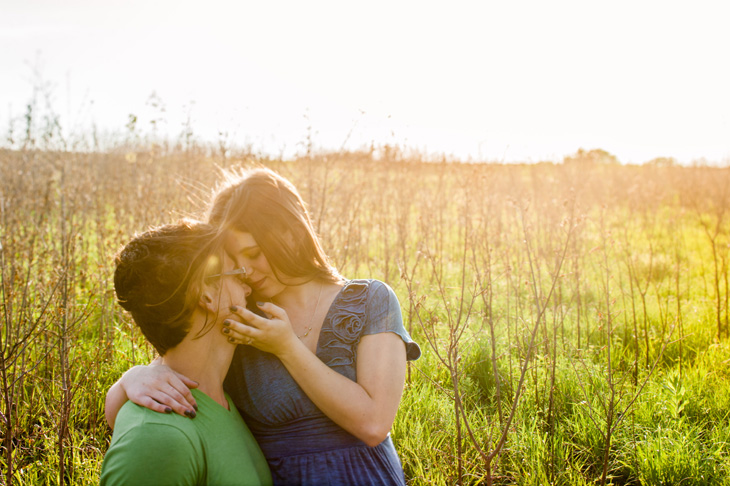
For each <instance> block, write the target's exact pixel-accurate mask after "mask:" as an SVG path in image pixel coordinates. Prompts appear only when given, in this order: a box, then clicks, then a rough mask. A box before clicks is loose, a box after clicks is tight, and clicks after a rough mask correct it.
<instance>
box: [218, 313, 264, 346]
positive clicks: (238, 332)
mask: <svg viewBox="0 0 730 486" xmlns="http://www.w3.org/2000/svg"><path fill="white" fill-rule="evenodd" d="M222 332H223V334H225V335H226V336H228V342H229V343H233V344H251V343H252V341H253V340H254V339H255V338H256V336H258V335H260V334H261V331H260V330H258V329H256V328H254V327H251V326H247V325H246V324H243V323H242V322H238V321H234V320H231V319H226V320H225V321H224V322H223V331H222Z"/></svg>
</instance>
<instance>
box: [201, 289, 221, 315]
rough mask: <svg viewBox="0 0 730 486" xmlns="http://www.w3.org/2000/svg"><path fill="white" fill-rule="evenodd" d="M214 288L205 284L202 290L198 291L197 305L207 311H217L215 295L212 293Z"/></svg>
mask: <svg viewBox="0 0 730 486" xmlns="http://www.w3.org/2000/svg"><path fill="white" fill-rule="evenodd" d="M214 290H215V289H213V288H212V287H209V286H207V285H204V286H203V291H202V292H201V293H200V299H199V300H198V305H199V306H200V307H202V308H203V309H205V310H206V311H208V312H213V313H215V312H218V304H217V299H216V298H215V295H214V294H213V292H214Z"/></svg>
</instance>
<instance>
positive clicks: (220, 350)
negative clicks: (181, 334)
mask: <svg viewBox="0 0 730 486" xmlns="http://www.w3.org/2000/svg"><path fill="white" fill-rule="evenodd" d="M200 324H201V325H200V326H196V325H195V324H193V326H192V328H191V329H192V330H191V331H190V333H188V335H187V336H185V339H183V341H182V342H181V343H180V344H178V345H177V346H175V347H174V348H172V349H170V350H169V351H167V353H165V355H164V356H163V357H162V363H163V364H165V365H167V366H169V367H170V368H172V369H173V370H174V371H177V372H178V373H180V374H182V375H185V376H186V377H188V378H190V379H191V380H195V381H197V382H198V390H200V391H201V392H203V393H205V394H206V395H208V396H209V397H210V398H212V399H213V400H215V401H216V402H218V403H219V404H221V406H223V407H226V408H228V402H227V400H226V398H225V395H224V393H223V380H224V379H225V377H226V374H227V373H228V368H229V367H230V365H231V360H232V359H233V352H234V350H235V346H233V345H232V344H229V343H227V342H226V341H225V338H223V336H221V335H220V329H218V327H219V326H218V324H214V325H213V328H211V329H208V330H207V332H205V333H204V334H203V335H202V336H199V337H198V338H197V339H196V331H195V330H196V329H200V328H201V327H202V323H200ZM209 325H210V323H209Z"/></svg>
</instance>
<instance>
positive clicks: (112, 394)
mask: <svg viewBox="0 0 730 486" xmlns="http://www.w3.org/2000/svg"><path fill="white" fill-rule="evenodd" d="M197 387H198V384H197V383H196V382H195V381H193V380H191V379H189V378H187V377H185V376H183V375H181V374H180V373H177V372H176V371H173V370H171V369H170V368H169V367H167V366H165V365H156V364H151V365H149V366H134V367H132V368H130V369H129V370H127V371H126V372H125V373H124V374H123V375H122V377H121V378H119V380H118V381H117V382H116V383H114V384H113V385H112V387H111V388H110V389H109V391H108V392H107V394H106V401H105V402H104V415H105V416H106V421H107V423H108V424H109V427H111V428H112V429H113V428H114V422H115V420H116V418H117V413H119V409H121V408H122V405H124V403H125V402H126V401H127V400H131V401H133V402H134V403H136V404H137V405H141V406H143V407H146V408H149V409H150V410H154V411H155V412H161V413H171V412H176V413H179V414H180V415H185V416H187V417H190V418H194V417H195V410H197V409H198V405H197V403H196V402H195V398H193V394H192V393H190V388H197Z"/></svg>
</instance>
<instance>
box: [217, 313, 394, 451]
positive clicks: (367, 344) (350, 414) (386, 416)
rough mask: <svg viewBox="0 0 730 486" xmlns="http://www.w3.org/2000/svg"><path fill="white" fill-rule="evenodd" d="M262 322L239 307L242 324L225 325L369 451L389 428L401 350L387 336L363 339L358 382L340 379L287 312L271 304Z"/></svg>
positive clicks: (371, 336) (390, 337)
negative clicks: (280, 367)
mask: <svg viewBox="0 0 730 486" xmlns="http://www.w3.org/2000/svg"><path fill="white" fill-rule="evenodd" d="M260 307H261V310H263V311H264V312H266V313H268V314H269V315H271V316H272V319H266V318H263V317H260V316H257V315H256V314H254V313H253V312H251V311H249V310H247V309H244V308H242V307H238V308H237V313H238V315H240V316H241V317H243V319H244V320H245V321H246V323H247V324H248V325H246V324H242V323H240V322H235V321H230V320H229V321H228V326H227V327H228V328H229V329H230V331H229V333H228V335H229V336H231V337H232V338H233V339H234V340H235V341H237V342H248V339H249V338H250V339H252V340H253V341H252V343H251V345H252V346H255V347H257V348H258V349H260V350H262V351H265V352H269V353H272V354H275V355H276V356H277V357H278V358H279V360H280V361H281V362H282V364H284V366H285V367H286V369H287V371H288V372H289V374H291V376H292V378H294V380H295V381H296V382H297V384H298V385H299V386H300V387H301V388H302V390H303V391H304V393H306V394H307V396H308V397H309V398H310V400H312V402H314V404H315V405H316V406H317V407H318V408H319V409H320V410H321V411H322V412H323V413H324V414H325V415H327V416H328V417H329V418H330V419H331V420H332V421H333V422H335V423H336V424H338V425H339V426H340V427H342V428H343V429H345V430H347V431H348V432H350V433H351V434H352V435H354V436H355V437H357V438H359V439H360V440H362V441H363V442H365V443H366V444H367V445H369V446H371V447H373V446H376V445H378V444H379V443H381V442H382V441H383V440H385V438H386V437H387V435H388V432H389V431H390V428H391V427H392V426H393V421H394V420H395V415H396V413H397V411H398V405H399V404H400V399H401V395H402V394H403V384H404V383H405V375H406V349H405V344H404V343H403V341H402V340H401V338H400V337H399V336H398V335H397V334H394V333H392V332H383V333H379V334H373V335H367V336H363V337H362V339H361V340H360V344H359V345H358V349H357V363H356V367H357V382H354V381H352V380H350V379H349V378H347V377H345V376H342V375H340V374H339V373H337V372H336V371H334V370H333V369H331V368H330V367H328V366H327V365H326V364H324V363H323V362H322V361H321V360H320V359H319V358H318V357H317V356H316V355H315V354H314V353H312V352H311V351H310V350H309V349H308V348H307V347H306V345H305V344H304V343H302V341H301V340H299V338H297V337H296V335H295V334H294V332H293V331H292V329H291V325H290V323H289V318H288V316H287V314H286V311H284V310H283V309H281V308H280V307H277V306H275V305H274V304H271V303H265V304H263V305H261V306H260Z"/></svg>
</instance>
